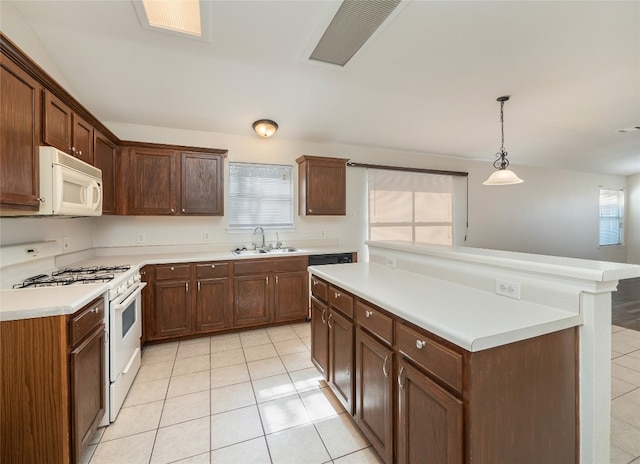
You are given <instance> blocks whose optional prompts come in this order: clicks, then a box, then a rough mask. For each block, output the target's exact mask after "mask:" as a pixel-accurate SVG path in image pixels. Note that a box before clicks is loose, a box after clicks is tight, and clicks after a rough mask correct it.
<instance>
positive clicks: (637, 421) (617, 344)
mask: <svg viewBox="0 0 640 464" xmlns="http://www.w3.org/2000/svg"><path fill="white" fill-rule="evenodd" d="M611 331H612V334H611V463H612V464H628V463H631V462H633V463H634V464H639V463H640V332H638V331H636V330H631V329H625V328H623V327H618V326H615V325H613V326H611Z"/></svg>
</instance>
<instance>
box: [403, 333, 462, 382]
mask: <svg viewBox="0 0 640 464" xmlns="http://www.w3.org/2000/svg"><path fill="white" fill-rule="evenodd" d="M396 340H397V342H398V350H400V352H401V353H402V354H404V355H405V356H407V357H408V358H410V359H412V360H413V361H414V362H415V363H416V364H418V365H420V366H421V367H423V368H424V369H425V370H427V371H428V372H430V373H431V374H433V375H435V376H436V377H438V378H439V379H440V380H442V381H443V382H445V383H446V384H448V385H450V386H451V387H453V388H455V389H456V390H457V391H459V392H460V391H462V355H460V354H458V353H455V352H454V351H451V350H450V349H448V348H446V347H444V346H442V345H441V344H440V343H438V342H436V341H435V340H432V339H430V338H428V337H427V336H426V335H425V334H424V333H423V332H418V331H415V330H413V329H410V328H409V327H405V326H403V325H400V324H397V325H396Z"/></svg>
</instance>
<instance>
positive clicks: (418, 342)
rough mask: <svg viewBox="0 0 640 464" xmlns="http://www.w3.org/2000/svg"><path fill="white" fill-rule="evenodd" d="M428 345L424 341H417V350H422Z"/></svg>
mask: <svg viewBox="0 0 640 464" xmlns="http://www.w3.org/2000/svg"><path fill="white" fill-rule="evenodd" d="M426 344H427V342H425V341H424V340H416V348H418V349H419V350H421V349H422V348H424V346H425V345H426Z"/></svg>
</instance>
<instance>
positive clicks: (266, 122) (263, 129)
mask: <svg viewBox="0 0 640 464" xmlns="http://www.w3.org/2000/svg"><path fill="white" fill-rule="evenodd" d="M253 130H254V131H256V134H258V135H259V136H260V137H271V136H272V135H273V134H275V133H276V131H277V130H278V124H276V122H275V121H272V120H271V119H259V120H257V121H256V122H254V123H253Z"/></svg>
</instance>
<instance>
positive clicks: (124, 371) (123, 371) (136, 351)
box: [122, 348, 140, 375]
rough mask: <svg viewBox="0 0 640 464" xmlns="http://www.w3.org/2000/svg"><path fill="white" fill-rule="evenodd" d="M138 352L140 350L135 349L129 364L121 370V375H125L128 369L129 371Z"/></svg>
mask: <svg viewBox="0 0 640 464" xmlns="http://www.w3.org/2000/svg"><path fill="white" fill-rule="evenodd" d="M138 351H140V348H136V350H135V351H134V352H133V354H132V355H131V359H130V360H129V362H128V363H127V365H126V366H125V367H124V369H123V370H122V375H124V374H126V373H127V372H129V369H131V365H132V364H133V361H135V359H136V356H137V354H138Z"/></svg>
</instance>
